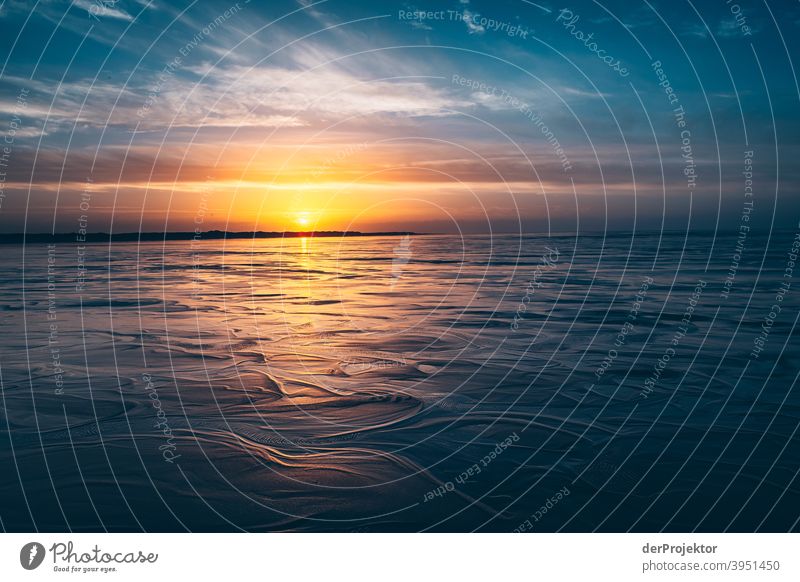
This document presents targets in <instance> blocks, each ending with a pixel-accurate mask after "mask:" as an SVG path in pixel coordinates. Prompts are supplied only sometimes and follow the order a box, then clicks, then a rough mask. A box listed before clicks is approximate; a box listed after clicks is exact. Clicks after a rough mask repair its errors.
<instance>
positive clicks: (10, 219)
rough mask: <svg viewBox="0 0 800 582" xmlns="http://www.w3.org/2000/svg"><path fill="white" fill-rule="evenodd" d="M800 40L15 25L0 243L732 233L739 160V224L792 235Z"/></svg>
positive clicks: (744, 25)
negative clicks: (416, 233)
mask: <svg viewBox="0 0 800 582" xmlns="http://www.w3.org/2000/svg"><path fill="white" fill-rule="evenodd" d="M737 17H738V19H737ZM799 26H800V4H798V3H797V2H770V3H769V4H768V5H767V4H765V3H763V2H746V1H741V2H738V3H734V2H725V1H719V2H703V3H694V4H691V3H688V2H677V3H673V2H641V3H630V2H571V3H564V4H554V3H550V2H541V3H533V2H525V1H522V0H520V1H504V2H498V1H495V2H480V1H478V0H470V1H469V2H466V1H464V0H461V1H459V0H452V1H450V2H429V3H423V2H414V3H409V2H381V1H372V2H343V1H336V0H330V1H326V2H317V3H310V2H305V1H303V2H280V1H279V2H264V3H262V2H255V1H253V2H246V1H240V2H239V3H235V2H202V3H201V2H169V3H168V2H166V1H163V0H160V1H158V2H147V1H146V0H119V1H117V2H113V1H106V2H102V1H100V0H78V1H75V2H73V3H71V4H70V3H69V2H55V1H52V2H49V1H48V2H38V3H34V2H16V1H8V0H6V1H5V2H2V4H0V29H2V35H0V54H1V55H2V56H3V61H4V62H3V68H2V73H1V74H0V132H3V135H4V142H5V145H6V146H8V148H9V151H8V152H7V153H6V160H5V161H6V165H5V167H0V171H3V170H4V171H5V174H4V175H3V176H2V180H3V181H2V186H3V190H2V195H3V197H2V206H0V230H2V231H4V232H19V231H22V230H23V229H25V230H28V231H33V232H45V231H48V230H51V229H52V230H56V231H72V230H75V224H76V220H77V218H79V217H80V216H81V215H82V214H86V213H87V212H88V214H89V222H90V226H89V230H109V229H111V228H113V229H114V230H115V231H130V230H137V229H139V228H142V229H144V230H162V229H167V230H190V229H192V228H194V222H195V219H196V217H197V215H198V208H199V206H201V205H202V206H203V207H204V208H205V207H207V210H204V212H203V226H204V227H207V228H228V229H232V230H250V229H253V228H261V229H266V230H272V229H281V230H282V229H283V228H287V229H291V228H292V226H293V225H296V223H297V221H298V220H299V218H298V217H304V218H303V220H304V221H307V220H308V219H310V220H311V221H312V222H313V223H314V224H315V225H316V226H317V227H319V228H337V229H344V228H355V229H358V230H385V229H392V230H406V229H411V230H426V231H449V232H453V231H457V230H462V231H465V232H487V231H489V230H491V231H494V232H497V231H508V232H515V231H518V230H522V231H535V230H545V229H548V228H549V229H552V230H557V231H572V230H576V229H578V228H580V229H591V230H601V229H605V228H608V229H620V230H628V229H630V228H643V229H652V228H661V227H662V226H664V227H667V228H671V229H683V228H687V227H692V228H715V227H717V225H719V227H720V228H723V229H726V228H727V229H730V228H736V226H737V225H738V224H739V222H740V216H741V213H742V204H743V201H745V197H744V194H743V193H744V185H745V183H744V179H745V178H744V176H743V174H742V172H743V171H744V169H745V152H746V151H752V152H753V158H752V159H753V165H752V166H753V167H752V171H753V178H752V179H753V192H754V196H753V198H752V200H753V201H754V206H753V217H754V220H753V225H758V226H759V227H761V228H765V229H766V228H769V227H770V226H779V227H792V226H795V225H796V223H797V220H798V218H800V212H798V203H797V198H798V196H797V192H798V179H799V178H800V176H798V164H797V161H796V160H797V158H798V153H799V152H798V144H797V140H798V136H800V131H798V130H800V127H799V126H798V125H799V124H798V111H800V109H799V108H798V105H800V103H798V98H799V95H798V83H797V77H796V71H795V69H794V65H793V62H794V60H795V57H796V56H797V54H798V46H797V37H798V27H799ZM590 35H591V36H590ZM604 59H605V60H604ZM656 62H658V63H660V66H657V65H654V63H656ZM657 69H658V70H660V72H661V76H659V72H658V71H657ZM621 71H622V72H624V73H625V74H621ZM660 83H661V85H660ZM667 87H669V89H670V90H671V93H669V94H668V93H667V92H666V88H667ZM670 100H672V101H670ZM678 107H682V108H683V112H684V116H682V117H680V118H679V117H677V116H676V113H675V110H676V108H678ZM679 121H680V122H682V123H683V125H680V124H679ZM687 132H688V133H687ZM7 138H11V142H10V143H9V142H8V139H7ZM687 140H688V141H687ZM0 146H2V144H0ZM682 148H683V149H682ZM687 148H688V149H687ZM1 152H2V150H0V153H1ZM687 153H688V156H687ZM687 168H688V169H687ZM687 171H688V172H689V174H690V175H689V176H687ZM692 175H694V176H695V177H694V179H693V180H690V179H689V178H690V177H691V176H692ZM87 192H88V193H89V195H90V196H89V197H90V198H91V204H90V210H89V211H82V210H81V206H80V203H81V200H82V198H81V196H82V195H83V197H84V199H85V198H86V193H87Z"/></svg>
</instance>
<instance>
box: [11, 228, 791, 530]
mask: <svg viewBox="0 0 800 582" xmlns="http://www.w3.org/2000/svg"><path fill="white" fill-rule="evenodd" d="M794 237H795V234H794V233H792V232H780V233H773V235H772V236H771V237H766V236H762V237H756V236H751V237H750V238H749V239H748V240H747V244H746V248H745V250H744V252H743V253H742V254H741V258H737V257H738V256H739V255H738V253H737V251H736V246H737V239H736V238H735V237H730V236H723V237H712V236H709V235H692V236H691V237H689V238H688V239H687V237H686V236H685V235H683V234H672V235H658V234H655V235H636V236H635V237H632V236H631V235H624V236H622V235H618V236H613V237H612V236H602V235H600V236H580V237H575V236H526V237H519V236H509V235H503V236H495V237H472V238H468V239H461V238H460V237H454V236H418V237H411V238H402V237H364V238H345V239H339V238H309V239H287V240H280V239H272V240H255V241H253V240H235V241H227V242H226V241H207V242H203V241H200V242H195V243H192V242H189V241H185V242H177V241H176V242H168V243H152V242H148V243H142V244H140V245H137V244H135V243H114V244H112V245H110V246H109V245H107V244H96V245H87V246H86V247H85V249H83V250H82V249H80V248H78V247H77V246H76V245H75V244H64V243H59V244H57V245H56V246H55V247H52V248H51V247H48V246H47V245H44V244H37V245H28V246H26V247H23V246H19V245H14V246H12V245H8V246H3V247H0V250H2V252H3V254H4V258H3V261H2V269H3V277H2V283H0V284H2V297H3V300H2V311H0V318H2V319H1V320H0V321H2V331H3V333H2V338H0V342H2V360H0V365H1V368H0V372H1V373H2V402H1V404H2V410H3V412H2V414H0V426H1V427H2V432H0V467H2V481H1V485H0V520H2V527H3V528H5V529H7V530H31V529H39V530H59V531H62V530H73V531H84V530H96V531H103V530H108V531H120V530H124V531H129V530H134V531H137V530H141V529H144V530H148V531H153V530H170V531H172V530H177V531H182V530H185V529H188V530H203V531H227V530H236V529H245V530H299V531H417V530H432V531H472V530H482V531H512V530H515V529H517V530H520V529H522V530H533V531H555V530H564V531H593V530H601V531H626V530H630V529H632V530H641V531H658V530H695V529H696V530H699V531H704V530H713V531H717V530H725V529H729V530H732V531H737V530H745V531H752V530H755V529H760V530H778V531H785V530H789V529H797V528H798V521H797V520H798V516H799V515H800V513H799V512H800V503H798V499H799V498H798V492H800V484H798V481H797V473H798V467H799V466H800V464H799V463H798V459H800V446H799V445H800V439H799V438H798V435H797V428H798V419H799V418H800V408H798V405H799V404H800V398H798V395H797V391H796V389H795V388H794V385H795V381H796V378H797V373H798V370H799V369H800V363H799V362H798V351H797V348H798V339H797V336H796V334H794V333H793V332H794V329H795V324H796V322H797V317H798V309H797V307H798V291H800V281H797V276H800V272H798V273H797V274H795V273H794V272H793V271H791V269H790V270H789V271H787V265H788V263H787V262H788V261H789V260H790V256H789V254H788V253H790V251H791V248H792V243H793V240H794ZM732 267H735V268H733V273H734V275H733V276H732V275H731V272H732V271H731V269H732ZM81 269H85V271H82V270H81ZM726 281H727V282H726ZM786 284H788V287H787V286H786ZM782 285H783V287H782ZM726 289H729V290H730V292H729V294H727V293H725V290H726ZM781 289H783V291H782V290H781ZM773 305H777V306H778V311H776V309H775V308H773ZM771 312H772V313H773V315H774V316H773V315H770V314H771ZM765 322H766V323H765ZM757 348H758V349H757Z"/></svg>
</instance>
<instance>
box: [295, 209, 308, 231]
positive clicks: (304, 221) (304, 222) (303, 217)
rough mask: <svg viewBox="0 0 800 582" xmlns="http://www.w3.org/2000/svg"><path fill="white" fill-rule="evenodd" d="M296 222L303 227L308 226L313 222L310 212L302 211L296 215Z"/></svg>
mask: <svg viewBox="0 0 800 582" xmlns="http://www.w3.org/2000/svg"><path fill="white" fill-rule="evenodd" d="M294 220H295V222H296V223H297V224H298V225H299V226H302V227H307V226H308V225H310V224H311V217H310V216H309V215H308V212H301V213H299V214H298V215H297V216H296V217H295V219H294Z"/></svg>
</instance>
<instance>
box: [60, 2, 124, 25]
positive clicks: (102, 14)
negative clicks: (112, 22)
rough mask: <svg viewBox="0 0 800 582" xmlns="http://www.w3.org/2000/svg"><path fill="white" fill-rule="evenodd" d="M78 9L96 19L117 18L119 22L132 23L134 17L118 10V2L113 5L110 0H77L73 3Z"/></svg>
mask: <svg viewBox="0 0 800 582" xmlns="http://www.w3.org/2000/svg"><path fill="white" fill-rule="evenodd" d="M73 4H74V5H75V6H77V7H78V8H83V9H84V10H86V12H88V13H89V14H90V15H91V16H93V17H95V18H98V19H100V18H116V19H118V20H127V21H129V22H130V21H132V20H133V16H131V15H130V14H128V13H127V12H125V11H124V10H123V9H122V8H118V7H117V4H118V2H115V3H112V2H109V1H108V0H106V1H103V0H75V1H74V2H73Z"/></svg>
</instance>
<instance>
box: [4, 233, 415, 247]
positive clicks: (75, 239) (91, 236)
mask: <svg viewBox="0 0 800 582" xmlns="http://www.w3.org/2000/svg"><path fill="white" fill-rule="evenodd" d="M422 234H423V233H418V232H396V231H392V232H358V231H339V230H322V231H316V232H315V231H307V232H302V231H301V232H292V231H286V232H266V231H253V232H227V231H224V230H209V231H207V232H201V233H197V232H194V231H188V232H123V233H119V234H109V233H107V232H90V233H86V234H83V233H77V232H63V233H55V234H50V233H30V234H26V233H10V234H0V244H21V243H26V244H35V243H42V244H43V243H50V244H52V243H79V244H84V243H87V244H88V243H112V242H165V241H192V240H196V241H198V242H200V241H206V240H227V239H235V240H239V239H260V238H342V237H351V236H352V237H361V236H422Z"/></svg>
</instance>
